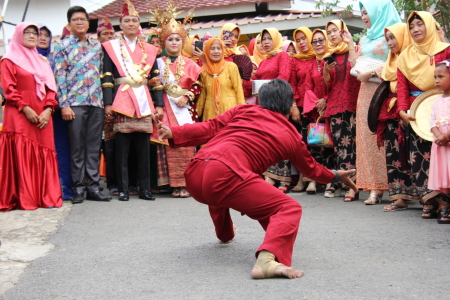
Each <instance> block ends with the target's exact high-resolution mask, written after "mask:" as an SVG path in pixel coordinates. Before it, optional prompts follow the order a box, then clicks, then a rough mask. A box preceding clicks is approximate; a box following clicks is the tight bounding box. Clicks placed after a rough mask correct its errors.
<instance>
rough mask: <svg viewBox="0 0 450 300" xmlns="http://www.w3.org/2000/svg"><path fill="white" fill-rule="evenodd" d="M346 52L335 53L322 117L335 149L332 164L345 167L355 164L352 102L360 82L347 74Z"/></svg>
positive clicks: (353, 105)
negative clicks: (329, 128)
mask: <svg viewBox="0 0 450 300" xmlns="http://www.w3.org/2000/svg"><path fill="white" fill-rule="evenodd" d="M347 54H348V53H344V54H337V55H335V59H336V63H337V66H336V67H335V68H334V69H333V70H331V72H330V81H329V83H328V86H329V93H328V100H327V108H326V110H325V117H327V118H328V120H327V121H328V122H330V127H331V133H332V135H333V145H334V151H335V153H336V168H337V169H343V170H349V169H354V168H355V165H356V140H355V137H356V123H355V122H356V102H357V99H358V92H359V88H360V85H361V84H360V82H359V81H358V80H357V79H356V77H354V76H352V75H350V70H351V68H352V66H351V63H350V59H349V55H347Z"/></svg>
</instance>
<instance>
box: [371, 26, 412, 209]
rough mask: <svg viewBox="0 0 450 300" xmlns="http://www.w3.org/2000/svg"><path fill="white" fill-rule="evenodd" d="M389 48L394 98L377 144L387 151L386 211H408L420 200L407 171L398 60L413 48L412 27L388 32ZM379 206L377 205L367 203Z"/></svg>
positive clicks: (387, 68)
mask: <svg viewBox="0 0 450 300" xmlns="http://www.w3.org/2000/svg"><path fill="white" fill-rule="evenodd" d="M384 35H385V37H386V41H387V45H388V47H389V54H388V59H387V60H386V63H385V65H384V67H383V71H382V72H381V77H382V78H383V80H385V81H388V82H390V94H389V97H387V98H386V99H385V100H384V102H383V105H382V107H381V110H380V114H379V115H378V124H377V144H378V147H385V149H386V167H387V177H388V184H389V200H390V201H391V202H392V204H391V205H387V206H385V207H384V209H385V210H395V209H396V208H398V207H399V206H400V207H406V206H407V202H406V201H407V200H419V198H418V197H417V193H416V195H414V193H411V192H412V191H413V184H412V176H411V170H410V169H409V168H408V167H407V166H408V164H407V161H406V153H407V152H406V143H405V138H404V137H405V133H404V130H403V128H402V127H401V126H400V124H399V118H398V114H397V103H396V102H397V58H398V56H399V55H400V53H401V52H402V51H404V50H405V49H406V48H407V47H408V46H409V45H410V44H411V37H410V35H409V28H408V25H407V24H405V23H397V24H394V25H392V26H389V27H386V28H385V29H384ZM367 204H375V203H367Z"/></svg>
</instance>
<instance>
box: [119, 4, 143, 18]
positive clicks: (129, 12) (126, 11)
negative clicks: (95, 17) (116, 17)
mask: <svg viewBox="0 0 450 300" xmlns="http://www.w3.org/2000/svg"><path fill="white" fill-rule="evenodd" d="M125 16H134V17H138V18H139V13H138V12H137V11H136V9H135V8H134V5H133V3H131V1H130V0H125V3H124V4H123V7H122V15H121V16H120V18H121V19H122V18H123V17H125Z"/></svg>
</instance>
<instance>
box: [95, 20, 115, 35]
mask: <svg viewBox="0 0 450 300" xmlns="http://www.w3.org/2000/svg"><path fill="white" fill-rule="evenodd" d="M105 29H109V30H112V31H114V28H113V26H112V24H111V21H110V20H109V19H108V18H107V17H104V18H103V20H102V21H101V22H100V23H99V24H98V26H97V33H100V32H101V31H102V30H105Z"/></svg>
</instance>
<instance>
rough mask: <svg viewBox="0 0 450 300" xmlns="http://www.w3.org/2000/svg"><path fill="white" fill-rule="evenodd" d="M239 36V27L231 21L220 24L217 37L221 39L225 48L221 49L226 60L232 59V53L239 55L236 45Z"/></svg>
mask: <svg viewBox="0 0 450 300" xmlns="http://www.w3.org/2000/svg"><path fill="white" fill-rule="evenodd" d="M240 36H241V29H240V28H239V26H237V25H236V24H233V23H226V24H225V25H223V26H222V29H221V30H220V33H219V39H220V40H222V41H223V43H224V45H225V49H224V50H223V53H224V58H225V60H226V61H233V55H241V54H242V53H241V52H240V51H239V49H238V47H237V43H238V42H239V37H240Z"/></svg>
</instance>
